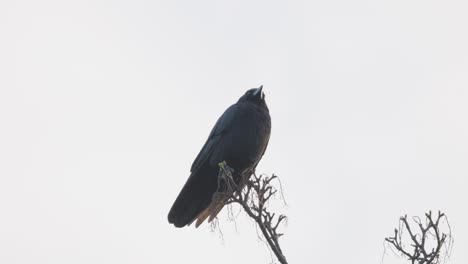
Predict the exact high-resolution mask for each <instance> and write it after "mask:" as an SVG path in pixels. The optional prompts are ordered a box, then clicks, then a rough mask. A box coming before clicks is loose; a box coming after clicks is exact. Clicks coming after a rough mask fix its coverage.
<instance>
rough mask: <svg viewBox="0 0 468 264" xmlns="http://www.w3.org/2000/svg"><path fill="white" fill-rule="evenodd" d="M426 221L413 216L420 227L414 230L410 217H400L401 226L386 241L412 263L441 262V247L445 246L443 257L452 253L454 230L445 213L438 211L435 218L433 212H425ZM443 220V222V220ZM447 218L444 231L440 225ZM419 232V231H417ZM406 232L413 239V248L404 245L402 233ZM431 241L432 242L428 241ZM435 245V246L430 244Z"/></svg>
mask: <svg viewBox="0 0 468 264" xmlns="http://www.w3.org/2000/svg"><path fill="white" fill-rule="evenodd" d="M425 220H426V221H425V223H423V222H422V221H421V218H419V217H413V222H414V223H415V224H416V225H417V226H418V227H419V229H418V230H417V231H414V230H413V229H412V227H411V225H410V223H409V222H408V217H407V216H406V215H405V216H404V217H400V224H399V228H398V229H395V230H394V235H393V236H392V237H387V238H385V241H386V242H387V243H389V244H390V245H392V246H393V247H394V248H395V249H396V250H397V251H398V252H399V253H400V254H402V255H403V256H405V257H407V258H408V260H409V261H411V263H412V264H415V263H416V264H439V263H440V257H441V249H442V247H444V246H445V252H444V255H443V259H444V260H445V258H446V257H448V256H449V255H450V250H451V247H452V243H453V238H452V231H451V229H450V225H449V223H448V219H447V217H446V216H445V214H443V213H441V212H440V211H439V212H438V215H437V218H436V219H434V217H433V215H432V212H431V211H429V212H428V213H426V214H425ZM441 220H442V222H441ZM444 220H445V223H444V224H445V225H444V227H445V229H447V230H448V231H447V232H446V233H445V232H442V231H441V229H440V227H441V224H442V223H443V222H444ZM415 232H417V233H415ZM404 233H406V234H407V235H408V236H409V237H410V239H411V247H412V251H411V249H409V248H407V247H405V246H404V244H403V241H402V234H404ZM428 241H430V243H427V242H428ZM429 245H435V246H432V247H431V246H429Z"/></svg>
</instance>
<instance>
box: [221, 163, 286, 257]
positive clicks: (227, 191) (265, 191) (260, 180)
mask: <svg viewBox="0 0 468 264" xmlns="http://www.w3.org/2000/svg"><path fill="white" fill-rule="evenodd" d="M219 168H220V169H219V175H218V192H217V195H223V196H225V197H227V198H228V201H227V203H228V204H229V203H237V204H239V205H240V206H242V208H243V209H244V211H245V212H246V213H247V215H248V216H249V217H250V218H252V219H253V220H255V222H256V223H257V225H258V227H259V228H260V230H261V231H262V234H263V236H264V238H265V240H266V241H267V243H268V246H269V248H270V249H271V250H272V251H273V253H274V254H275V256H276V257H277V259H278V261H279V262H280V263H281V264H287V263H288V262H287V261H286V257H285V256H284V254H283V251H282V250H281V246H280V244H279V238H280V237H281V236H282V235H283V234H281V233H279V232H278V227H279V226H280V224H281V223H282V222H284V221H285V220H286V216H285V215H279V216H278V217H276V215H275V213H272V212H270V211H269V209H268V206H267V205H268V202H269V200H270V199H271V198H272V197H273V196H274V195H275V194H276V193H277V191H278V190H277V189H276V188H275V187H274V185H273V183H274V181H277V180H278V177H277V176H276V175H272V176H264V175H259V176H257V175H256V174H255V173H252V172H251V173H252V176H250V173H246V174H245V179H242V180H241V181H240V182H238V183H236V182H235V181H234V179H233V177H232V173H233V172H234V170H233V169H232V168H231V167H229V166H228V165H227V164H226V162H221V163H220V164H219ZM249 176H250V177H249Z"/></svg>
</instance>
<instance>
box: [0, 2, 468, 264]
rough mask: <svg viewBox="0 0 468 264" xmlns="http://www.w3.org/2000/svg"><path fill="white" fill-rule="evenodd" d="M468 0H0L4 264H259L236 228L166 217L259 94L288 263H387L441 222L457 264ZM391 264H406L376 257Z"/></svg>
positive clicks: (464, 168)
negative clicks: (443, 216)
mask: <svg viewBox="0 0 468 264" xmlns="http://www.w3.org/2000/svg"><path fill="white" fill-rule="evenodd" d="M467 12H468V4H467V2H466V1H428V0H424V1H412V0H410V1H408V0H397V1H362V0H357V1H349V0H340V1H339V0H332V1H324V0H323V1H304V2H299V1H271V0H270V1H244V0H242V1H215V0H211V1H205V0H202V1H102V0H99V1H95V0H88V1H59V0H57V1H49V0H45V1H32V0H31V1H9V0H2V1H1V2H0V263H24V264H26V263H28V264H29V263H57V264H59V263H60V264H61V263H220V262H221V261H222V262H223V263H269V262H271V260H272V257H271V255H270V253H269V252H268V250H267V249H266V247H265V245H264V244H263V243H262V242H260V241H259V240H258V239H257V238H256V234H255V227H254V225H253V224H252V223H251V222H250V221H248V220H247V219H246V217H245V215H243V214H240V215H239V219H238V221H237V231H236V229H235V227H234V224H233V223H230V222H228V221H227V220H226V214H225V213H224V212H223V213H222V214H221V220H220V224H221V228H222V231H223V239H221V238H220V235H219V233H218V232H211V231H210V228H209V226H207V225H204V226H202V227H201V228H199V229H195V228H194V227H189V228H184V229H176V228H174V227H173V226H171V225H169V224H168V223H167V220H166V216H167V212H168V210H169V208H170V206H171V205H172V202H173V201H174V199H175V197H176V196H177V194H178V192H179V190H180V189H181V187H182V185H183V183H184V182H185V180H186V178H187V177H188V175H189V168H190V165H191V163H192V161H193V159H194V158H195V156H196V154H197V153H198V151H199V150H200V148H201V147H202V145H203V143H204V141H205V139H206V137H207V135H208V133H209V131H210V129H211V127H212V126H213V125H214V123H215V121H216V119H217V118H218V117H219V116H220V115H221V113H222V112H223V111H224V109H225V108H227V107H228V106H229V105H230V104H232V103H234V102H235V101H237V99H238V97H239V96H241V95H242V94H243V93H244V92H245V90H247V89H248V88H252V87H258V86H259V85H260V84H263V85H264V87H265V93H266V95H267V97H266V99H267V102H268V105H269V107H270V110H271V111H270V112H271V115H272V120H273V131H272V137H271V141H270V145H269V148H268V150H267V152H266V155H265V157H264V159H263V161H262V162H261V163H260V165H259V168H258V171H260V172H266V173H273V172H274V173H276V174H278V175H279V176H280V177H281V179H282V182H283V186H284V189H285V195H286V199H287V202H288V204H289V206H288V207H282V206H278V207H277V209H278V210H280V211H283V212H285V213H286V214H287V215H288V216H289V222H288V225H287V226H286V227H285V228H284V229H283V231H284V232H285V233H286V235H285V236H284V237H283V239H282V240H281V242H282V245H283V250H284V252H285V254H286V256H287V258H288V260H289V261H290V263H321V264H328V263H330V264H332V263H366V264H367V263H369V264H370V263H381V261H382V254H383V243H382V242H383V238H384V237H385V236H387V235H391V234H392V230H393V228H394V227H395V226H396V225H397V221H398V217H399V216H400V215H402V214H405V213H408V214H410V215H422V214H423V213H424V212H425V211H427V210H429V209H432V210H438V209H441V210H443V211H445V212H446V213H447V214H448V216H449V218H450V220H451V224H452V229H453V232H454V235H455V246H454V249H453V257H452V259H451V263H459V264H463V263H468V255H467V254H466V251H467V250H468V225H467V223H468V211H467V204H466V203H467V201H468V194H467V188H468V180H467V174H468V162H467V159H468V138H467V135H468V119H467V114H468V75H467V71H468V48H467V47H468V33H467V32H468V30H467V26H468V16H467ZM383 263H385V264H397V263H406V262H405V261H403V260H400V259H399V258H397V257H395V256H393V255H392V254H391V253H389V252H388V251H387V256H385V257H384V260H383Z"/></svg>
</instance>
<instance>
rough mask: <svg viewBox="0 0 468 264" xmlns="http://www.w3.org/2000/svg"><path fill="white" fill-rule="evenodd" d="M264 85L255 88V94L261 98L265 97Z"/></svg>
mask: <svg viewBox="0 0 468 264" xmlns="http://www.w3.org/2000/svg"><path fill="white" fill-rule="evenodd" d="M262 90H263V85H261V86H260V87H258V88H257V90H255V93H254V96H258V97H260V98H262V97H263V92H262Z"/></svg>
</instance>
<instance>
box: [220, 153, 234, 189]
mask: <svg viewBox="0 0 468 264" xmlns="http://www.w3.org/2000/svg"><path fill="white" fill-rule="evenodd" d="M218 166H219V174H218V190H217V192H226V193H228V194H229V193H233V192H234V191H235V190H236V189H237V184H236V183H235V181H234V179H233V177H232V173H233V172H234V169H233V168H231V167H229V165H227V163H226V161H223V162H220V163H218ZM223 185H225V186H223Z"/></svg>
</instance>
